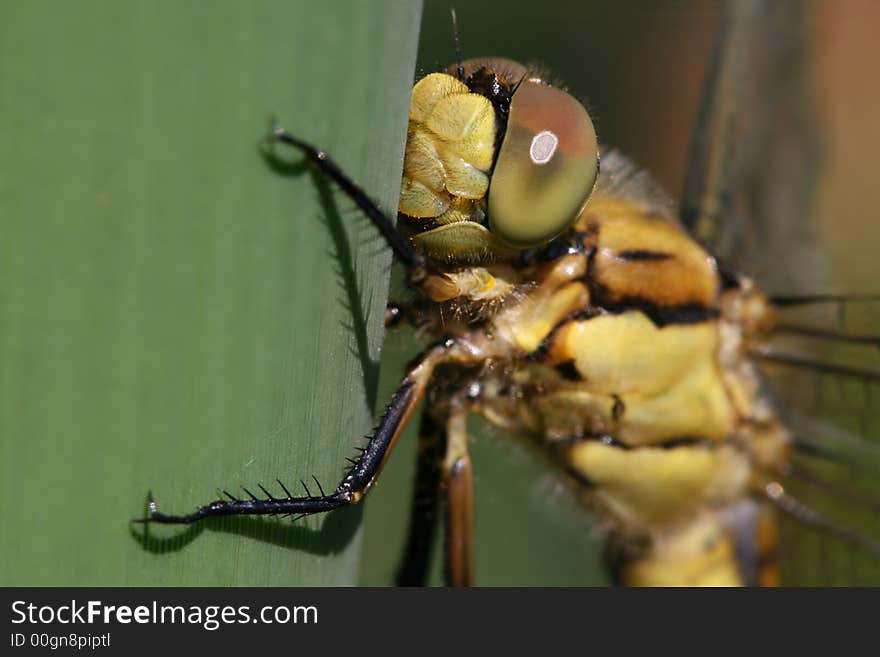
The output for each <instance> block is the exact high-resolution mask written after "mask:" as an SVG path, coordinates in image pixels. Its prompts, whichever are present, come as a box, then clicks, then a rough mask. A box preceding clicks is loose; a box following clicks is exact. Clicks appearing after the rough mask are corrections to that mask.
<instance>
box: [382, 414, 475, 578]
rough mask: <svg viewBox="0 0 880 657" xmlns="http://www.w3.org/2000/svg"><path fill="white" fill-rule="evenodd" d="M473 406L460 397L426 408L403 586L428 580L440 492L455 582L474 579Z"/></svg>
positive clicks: (448, 569)
mask: <svg viewBox="0 0 880 657" xmlns="http://www.w3.org/2000/svg"><path fill="white" fill-rule="evenodd" d="M467 413H468V407H467V405H466V404H464V403H462V402H461V401H459V400H453V401H452V402H451V403H447V404H442V405H440V406H435V407H433V408H429V409H426V411H425V413H424V415H423V416H422V424H421V426H420V430H419V454H418V463H417V470H416V481H415V486H414V488H413V498H412V506H411V510H410V524H409V538H408V539H407V547H406V552H405V554H404V558H403V561H402V563H401V567H400V569H399V570H398V573H397V584H398V585H399V586H424V585H425V584H426V583H427V577H428V569H429V566H430V558H431V548H432V547H433V545H434V536H435V535H436V530H437V515H438V509H439V506H440V498H441V494H442V497H443V498H444V502H445V512H446V513H445V517H446V520H445V525H446V526H445V546H444V547H445V550H444V552H445V554H444V561H445V568H444V571H445V573H444V575H445V578H446V583H447V584H448V585H450V586H470V585H471V584H473V579H474V558H473V469H472V467H471V459H470V455H469V453H468V449H467V427H466V420H467Z"/></svg>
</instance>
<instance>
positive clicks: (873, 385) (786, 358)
mask: <svg viewBox="0 0 880 657" xmlns="http://www.w3.org/2000/svg"><path fill="white" fill-rule="evenodd" d="M878 326H880V301H877V300H876V299H873V298H851V299H830V300H828V299H826V300H822V299H819V300H816V302H813V303H804V304H800V303H795V304H792V305H789V306H784V307H782V308H781V309H780V311H779V330H778V331H777V332H776V333H775V334H774V336H773V338H772V339H771V340H770V341H768V343H767V344H764V345H761V346H760V347H758V348H757V353H758V358H759V362H761V364H762V369H763V370H764V373H765V375H766V379H767V382H768V386H769V388H770V392H771V394H772V396H773V397H774V399H775V401H776V406H777V408H778V409H779V411H780V413H781V415H782V417H783V419H784V421H785V422H786V424H787V426H788V427H789V429H790V430H791V432H792V435H793V437H794V439H795V445H796V447H795V450H794V454H793V458H792V463H791V470H790V472H789V474H788V476H787V477H785V478H784V480H783V481H782V484H783V486H784V487H785V491H786V493H787V494H789V495H790V496H791V497H792V499H794V500H797V502H798V503H799V504H800V505H801V506H802V507H803V508H804V509H808V510H809V511H810V512H811V513H815V514H818V515H817V516H815V517H816V518H818V519H819V520H818V521H810V518H807V519H806V520H807V522H804V518H802V517H799V515H798V514H797V513H789V514H783V516H784V517H783V525H782V529H783V548H784V549H783V555H782V556H783V558H782V566H783V574H784V581H786V582H787V583H791V584H812V585H853V584H874V585H876V584H880V476H878V475H880V415H878V412H877V408H878V403H880V348H878V347H880V337H878V336H877V327H878Z"/></svg>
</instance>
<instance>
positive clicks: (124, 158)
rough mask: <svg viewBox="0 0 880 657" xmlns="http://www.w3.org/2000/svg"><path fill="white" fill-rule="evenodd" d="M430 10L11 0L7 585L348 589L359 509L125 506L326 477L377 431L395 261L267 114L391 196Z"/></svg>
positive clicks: (1, 288)
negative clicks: (170, 515) (301, 513)
mask: <svg viewBox="0 0 880 657" xmlns="http://www.w3.org/2000/svg"><path fill="white" fill-rule="evenodd" d="M420 13H421V4H420V3H418V2H393V1H387V2H370V3H363V2H356V1H354V0H352V1H350V2H332V3H314V2H305V1H304V2H284V3H280V2H253V1H252V2H247V3H239V2H233V1H231V0H230V1H226V2H213V3H210V4H206V3H204V2H197V1H195V0H192V1H187V2H170V1H165V2H149V3H134V2H123V3H116V2H109V1H108V2H101V1H98V0H89V1H82V2H77V3H73V4H69V5H68V4H59V3H51V2H29V3H5V4H4V6H3V8H2V10H0V116H2V117H3V120H2V122H0V144H2V150H0V468H2V470H0V517H2V518H3V529H2V531H0V554H2V555H3V558H2V559H0V583H2V584H4V585H12V584H18V585H46V584H52V585H77V584H79V585H147V584H149V585H160V586H161V585H196V584H198V585H233V584H234V585H267V584H279V585H283V584H288V585H289V584H351V583H354V582H355V581H356V577H357V570H358V559H359V547H360V531H359V520H360V513H359V512H358V510H356V509H352V510H350V511H345V512H340V513H335V514H330V515H328V516H327V517H326V518H319V517H314V518H309V519H307V520H305V521H304V522H300V523H296V524H295V525H294V524H291V523H290V522H289V521H280V520H276V519H265V520H264V519H253V518H250V519H248V518H230V519H226V520H224V521H222V522H211V523H205V524H203V525H199V526H196V527H192V528H184V529H181V528H174V527H156V526H150V527H149V530H148V534H147V535H146V536H144V534H143V530H144V528H143V526H138V525H134V526H133V525H130V524H129V522H128V520H129V519H130V518H135V517H142V516H143V514H144V502H145V498H146V494H147V491H148V490H152V492H153V494H154V495H155V497H156V499H157V501H158V503H159V505H160V508H161V509H163V510H165V511H167V512H178V513H179V512H186V511H189V510H191V509H192V508H193V507H194V506H195V505H196V504H200V503H205V502H208V501H210V500H212V499H215V498H216V497H217V495H218V493H217V487H222V488H226V489H228V490H229V491H231V492H233V494H241V486H242V485H244V486H247V487H248V488H253V489H254V490H256V486H257V484H258V483H262V484H264V485H266V486H267V487H270V489H274V491H278V492H279V493H280V489H279V487H278V485H277V484H274V478H275V477H280V478H281V479H282V481H284V483H285V484H286V485H287V486H288V488H293V487H294V486H297V487H299V486H300V485H299V484H298V483H297V482H298V480H299V478H303V479H306V480H307V481H308V482H309V483H311V481H310V480H309V478H310V477H311V475H312V474H314V475H316V476H317V477H318V478H319V479H320V480H321V482H322V484H323V485H324V487H325V488H332V487H333V486H335V484H336V483H337V480H338V477H339V473H340V470H341V468H342V466H343V465H344V458H345V457H346V456H350V455H352V454H353V449H352V448H353V447H354V445H355V444H357V443H358V440H357V439H358V437H359V436H360V435H363V433H365V432H366V431H367V430H368V429H369V426H370V424H371V416H372V411H373V406H374V402H375V390H376V383H377V374H378V365H377V363H378V354H379V350H380V345H381V339H382V328H381V324H382V315H383V313H382V310H383V308H384V304H385V297H386V293H387V278H388V264H389V261H390V255H389V253H388V251H387V249H385V248H384V246H383V244H382V242H381V241H380V240H379V239H378V237H377V236H376V234H375V232H374V231H373V230H372V229H371V228H370V227H369V226H368V225H367V224H366V222H365V221H364V220H363V219H362V218H361V216H360V215H359V213H358V212H356V211H352V210H351V207H352V206H351V203H350V202H349V201H347V200H345V199H344V198H341V197H340V195H339V194H337V193H336V191H335V189H331V188H330V187H329V186H327V185H326V184H323V183H319V182H316V179H315V178H314V177H313V176H311V175H308V169H304V168H303V167H301V166H297V163H298V162H299V161H300V160H301V158H299V157H298V156H297V155H296V154H293V153H289V154H288V153H283V152H279V153H278V154H279V156H281V157H283V158H285V160H287V161H289V162H290V163H291V164H289V165H288V164H283V163H278V162H272V161H270V160H269V159H267V158H266V157H265V156H264V152H263V151H262V150H261V148H260V142H261V139H262V138H263V137H264V136H265V135H266V133H267V130H268V124H269V119H270V116H272V115H275V116H277V117H278V118H279V120H280V121H281V122H282V123H283V124H284V125H285V127H287V128H288V129H289V130H290V131H292V132H294V133H296V134H298V135H301V136H303V137H304V138H306V139H308V140H311V141H313V142H314V143H315V144H317V145H320V146H321V147H322V148H325V149H326V150H327V151H328V152H330V153H331V154H332V155H333V156H334V157H335V158H336V159H337V161H338V162H339V163H340V165H341V166H342V167H343V168H344V169H345V170H346V171H348V172H349V173H350V174H351V175H352V176H353V177H354V178H355V179H356V180H358V181H359V182H360V183H361V184H362V185H363V186H364V187H365V188H366V189H367V190H369V191H370V192H371V193H372V194H373V195H374V197H375V198H376V199H377V200H378V201H379V202H380V204H381V206H382V207H384V208H395V207H396V199H397V192H398V189H399V184H400V182H399V181H400V170H401V164H402V157H403V143H404V139H405V136H406V116H407V110H408V104H409V89H410V86H411V82H412V75H413V69H414V62H415V49H416V40H417V35H418V26H419V17H420ZM313 488H314V487H313ZM274 491H273V492H274ZM313 492H314V490H313ZM319 530H320V531H319Z"/></svg>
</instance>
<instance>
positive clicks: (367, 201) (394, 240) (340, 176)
mask: <svg viewBox="0 0 880 657" xmlns="http://www.w3.org/2000/svg"><path fill="white" fill-rule="evenodd" d="M272 137H273V138H274V139H275V141H278V142H281V143H282V144H286V145H288V146H292V147H293V148H296V149H297V150H299V151H301V152H302V153H303V154H304V155H305V156H306V157H307V158H308V159H309V160H310V161H311V162H312V163H313V164H314V165H315V166H316V167H317V168H318V170H319V171H320V172H321V173H322V174H324V175H325V176H327V177H328V178H330V179H331V180H332V181H333V182H334V183H336V184H337V185H338V186H339V187H340V189H342V191H343V192H345V194H346V195H347V196H348V197H349V198H350V199H351V200H352V201H354V203H355V204H356V205H357V206H358V207H359V208H360V209H361V211H363V213H364V214H365V215H367V218H368V219H369V220H370V222H371V223H372V224H373V225H374V226H375V227H376V228H377V229H378V230H379V232H380V233H381V234H382V237H384V238H385V241H386V242H387V243H388V246H390V247H391V249H392V250H393V251H394V253H395V254H396V255H397V257H398V258H399V259H400V261H401V262H402V263H403V264H404V265H405V266H406V268H407V273H408V276H409V279H410V280H411V281H413V282H418V281H420V280H422V279H424V277H425V275H426V273H427V265H426V262H425V258H424V256H422V255H421V254H420V253H419V252H417V251H416V250H415V249H414V248H413V246H412V244H410V241H409V238H407V236H406V235H404V234H403V233H402V232H401V231H400V230H398V228H397V226H396V225H395V222H394V219H393V218H392V217H391V216H389V215H388V214H387V213H385V212H383V211H382V210H381V209H380V208H379V206H378V205H377V204H376V202H375V201H373V200H372V199H371V198H370V197H369V196H368V195H367V193H366V192H365V191H364V190H363V189H362V188H361V187H360V186H359V185H358V184H357V183H355V182H354V181H353V180H352V179H351V178H350V177H349V176H348V175H347V174H346V173H345V172H344V171H342V169H340V168H339V166H337V164H336V163H335V162H334V161H333V160H332V159H330V156H329V155H328V154H327V153H326V152H325V151H323V150H321V149H320V148H317V147H315V146H313V145H311V144H309V143H307V142H305V141H303V140H301V139H299V138H298V137H295V136H293V135H292V134H290V133H289V132H287V131H286V130H285V129H284V128H283V127H281V126H280V125H278V124H277V123H275V124H274V125H273V126H272Z"/></svg>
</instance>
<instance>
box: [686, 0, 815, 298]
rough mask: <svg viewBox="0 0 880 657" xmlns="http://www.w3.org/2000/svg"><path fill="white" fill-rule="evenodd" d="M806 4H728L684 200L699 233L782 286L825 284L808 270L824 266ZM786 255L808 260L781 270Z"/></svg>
mask: <svg viewBox="0 0 880 657" xmlns="http://www.w3.org/2000/svg"><path fill="white" fill-rule="evenodd" d="M806 7H807V5H806V4H805V3H803V2H800V1H799V0H733V1H730V2H727V3H726V4H725V5H724V6H723V8H722V12H721V17H720V21H719V28H718V33H717V34H718V35H717V37H716V42H715V46H714V50H713V54H712V59H711V62H710V66H709V71H708V78H707V84H706V87H705V90H704V92H703V98H702V101H701V105H700V109H699V114H698V117H697V122H696V127H695V131H694V135H693V139H692V143H691V148H690V157H689V165H688V169H687V174H686V178H685V188H684V191H683V194H682V201H681V217H682V222H683V223H684V225H685V226H687V227H688V229H689V230H691V232H692V233H693V234H695V235H696V236H697V237H698V238H699V239H700V240H701V241H702V242H704V243H705V244H707V245H708V246H710V247H711V248H712V249H713V250H714V251H715V252H716V253H717V254H718V255H719V256H720V257H721V258H722V259H723V260H724V261H725V262H726V263H728V265H729V266H732V267H733V268H734V269H736V270H738V271H741V272H744V273H748V274H749V275H750V276H753V277H755V278H757V279H758V280H759V281H760V282H761V283H762V285H763V286H764V288H765V289H772V290H774V291H782V290H785V291H802V290H805V289H815V287H811V285H812V284H814V283H816V282H817V281H816V280H810V281H805V280H803V276H802V273H803V271H805V270H808V271H815V272H820V271H821V270H822V267H821V264H820V262H819V261H818V260H819V257H818V256H817V253H816V250H815V248H814V245H815V239H814V237H815V231H814V227H813V226H812V224H811V223H810V220H809V218H810V212H809V210H810V207H811V202H812V198H811V192H812V190H813V189H814V187H815V185H814V184H813V181H814V178H815V176H816V175H817V171H818V163H819V159H820V158H819V148H818V145H817V144H818V140H817V137H816V131H815V123H814V117H813V115H812V107H811V105H810V103H809V102H808V94H807V92H806V88H807V81H806V79H805V71H804V65H803V62H804V51H805V48H806V43H807V39H806V30H805V22H806V21H805V17H804V11H805V10H806ZM780 253H785V254H786V258H787V260H788V263H789V264H791V265H794V262H795V261H796V262H798V263H799V265H798V266H796V267H795V266H792V267H790V268H788V270H787V272H786V271H781V270H779V269H778V268H775V267H773V266H771V265H772V263H774V262H775V260H774V257H775V258H776V259H778V258H779V254H780ZM792 271H795V272H797V274H798V275H797V276H795V275H793V274H791V272H792Z"/></svg>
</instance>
